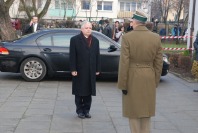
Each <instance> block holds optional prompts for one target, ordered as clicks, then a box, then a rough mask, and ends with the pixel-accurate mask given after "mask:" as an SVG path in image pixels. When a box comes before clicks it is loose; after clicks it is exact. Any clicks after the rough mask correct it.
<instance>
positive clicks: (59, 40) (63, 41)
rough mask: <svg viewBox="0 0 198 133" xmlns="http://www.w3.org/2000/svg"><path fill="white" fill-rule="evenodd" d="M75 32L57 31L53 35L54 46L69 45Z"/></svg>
mask: <svg viewBox="0 0 198 133" xmlns="http://www.w3.org/2000/svg"><path fill="white" fill-rule="evenodd" d="M73 36H74V34H65V33H57V34H54V35H53V42H54V46H60V47H69V45H70V39H71V37H73Z"/></svg>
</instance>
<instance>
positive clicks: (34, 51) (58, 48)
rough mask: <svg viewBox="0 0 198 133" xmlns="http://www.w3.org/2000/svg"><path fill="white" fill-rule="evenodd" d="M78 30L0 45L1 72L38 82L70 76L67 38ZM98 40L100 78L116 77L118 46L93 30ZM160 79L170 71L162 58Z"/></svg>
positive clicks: (43, 32)
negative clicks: (45, 78)
mask: <svg viewBox="0 0 198 133" xmlns="http://www.w3.org/2000/svg"><path fill="white" fill-rule="evenodd" d="M79 33H80V30H79V29H44V30H40V31H38V32H36V33H33V34H29V35H26V36H23V37H21V38H19V39H17V40H14V41H9V42H0V71H1V72H13V73H21V75H22V77H23V78H24V79H25V80H26V81H41V80H42V79H43V78H44V77H45V76H46V75H48V76H54V75H60V74H64V75H65V76H71V75H70V69H69V66H70V65H69V45H70V38H71V37H73V36H75V35H77V34H79ZM93 35H94V36H95V37H96V38H98V40H99V41H100V54H101V77H103V76H104V77H117V74H118V63H119V55H120V45H119V44H118V43H116V42H115V41H113V40H111V39H110V38H108V37H106V36H105V35H103V34H101V33H100V32H95V31H93ZM163 60H164V65H163V69H162V74H161V75H162V76H164V75H166V74H167V73H168V70H169V62H168V60H167V57H166V56H165V55H164V58H163Z"/></svg>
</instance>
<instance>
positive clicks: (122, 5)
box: [120, 2, 124, 11]
mask: <svg viewBox="0 0 198 133" xmlns="http://www.w3.org/2000/svg"><path fill="white" fill-rule="evenodd" d="M120 11H124V2H120Z"/></svg>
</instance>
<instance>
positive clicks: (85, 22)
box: [81, 21, 92, 29]
mask: <svg viewBox="0 0 198 133" xmlns="http://www.w3.org/2000/svg"><path fill="white" fill-rule="evenodd" d="M85 24H90V25H92V24H91V23H90V22H89V21H83V22H82V23H81V29H82V28H83V27H84V26H85Z"/></svg>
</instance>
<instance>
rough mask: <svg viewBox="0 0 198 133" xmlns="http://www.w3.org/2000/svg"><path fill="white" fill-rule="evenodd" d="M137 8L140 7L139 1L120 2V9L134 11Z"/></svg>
mask: <svg viewBox="0 0 198 133" xmlns="http://www.w3.org/2000/svg"><path fill="white" fill-rule="evenodd" d="M139 8H141V3H137V2H120V11H136V10H137V9H139Z"/></svg>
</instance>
